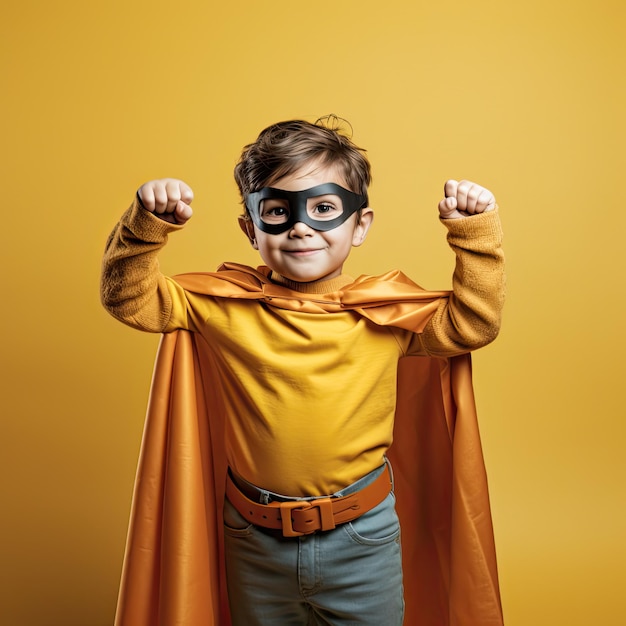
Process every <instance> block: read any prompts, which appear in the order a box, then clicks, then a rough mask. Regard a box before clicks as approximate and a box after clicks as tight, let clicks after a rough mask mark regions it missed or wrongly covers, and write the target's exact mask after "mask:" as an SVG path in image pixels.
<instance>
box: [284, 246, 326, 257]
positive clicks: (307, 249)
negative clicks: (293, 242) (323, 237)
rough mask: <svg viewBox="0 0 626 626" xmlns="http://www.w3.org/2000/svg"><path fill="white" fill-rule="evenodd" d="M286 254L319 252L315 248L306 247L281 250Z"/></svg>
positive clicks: (305, 254)
mask: <svg viewBox="0 0 626 626" xmlns="http://www.w3.org/2000/svg"><path fill="white" fill-rule="evenodd" d="M283 252H285V253H286V254H293V255H295V256H307V255H309V254H315V253H316V252H319V250H318V249H317V248H306V249H304V250H283Z"/></svg>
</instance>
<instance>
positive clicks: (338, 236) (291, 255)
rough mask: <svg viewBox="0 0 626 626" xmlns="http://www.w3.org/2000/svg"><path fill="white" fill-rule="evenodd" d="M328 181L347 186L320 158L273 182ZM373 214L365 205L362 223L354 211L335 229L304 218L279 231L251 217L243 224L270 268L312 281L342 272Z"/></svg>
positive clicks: (295, 185)
mask: <svg viewBox="0 0 626 626" xmlns="http://www.w3.org/2000/svg"><path fill="white" fill-rule="evenodd" d="M324 183H335V184H336V185H340V186H342V187H344V188H347V185H346V182H345V181H344V180H343V177H342V176H341V175H340V174H339V172H338V171H337V169H336V168H335V167H332V166H330V167H329V166H324V165H321V166H320V165H318V164H317V163H316V162H313V163H310V164H308V165H305V166H304V167H303V168H302V169H300V170H298V171H296V172H295V173H294V174H291V175H289V176H285V177H284V178H279V179H278V180H276V181H272V184H271V186H272V187H275V188H277V189H282V190H284V191H303V190H305V189H310V188H311V187H316V186H317V185H322V184H324ZM322 199H323V200H324V202H328V203H332V202H333V201H335V202H337V201H339V202H340V201H341V200H340V198H339V197H338V196H337V197H335V198H334V197H333V196H332V195H325V196H323V198H322ZM310 201H313V199H311V200H310ZM372 217H373V211H372V210H371V209H370V208H364V209H362V211H361V219H360V220H359V223H358V224H357V214H356V213H354V214H353V215H351V216H350V217H349V218H348V219H347V220H346V221H345V222H344V223H343V224H341V225H339V226H337V227H336V228H333V229H332V230H327V231H319V230H314V229H313V228H311V227H310V226H308V225H307V224H305V223H303V222H297V223H296V224H294V225H293V226H292V227H291V228H290V229H289V230H286V231H285V232H283V233H279V234H269V233H266V232H264V231H262V230H260V229H259V228H257V227H256V226H255V225H254V224H253V223H252V222H251V221H250V220H246V221H242V222H240V224H241V227H242V229H243V230H244V232H245V233H246V235H247V236H248V237H249V239H250V241H251V243H252V245H253V246H254V248H256V249H257V250H258V251H259V253H260V255H261V258H262V259H263V262H264V263H265V264H266V265H267V266H268V267H269V268H270V269H272V270H273V271H275V272H277V273H278V274H280V275H281V276H284V277H285V278H288V279H290V280H294V281H296V282H301V283H308V282H312V281H314V280H324V279H328V278H335V277H336V276H339V275H340V274H341V272H342V270H343V264H344V262H345V260H346V259H347V258H348V255H349V254H350V250H351V248H352V246H360V245H361V244H362V243H363V241H364V240H365V236H366V235H367V231H368V229H369V227H370V224H371V222H372Z"/></svg>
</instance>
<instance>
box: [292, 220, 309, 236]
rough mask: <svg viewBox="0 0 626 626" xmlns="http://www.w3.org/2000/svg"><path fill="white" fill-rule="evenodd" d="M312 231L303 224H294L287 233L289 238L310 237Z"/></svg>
mask: <svg viewBox="0 0 626 626" xmlns="http://www.w3.org/2000/svg"><path fill="white" fill-rule="evenodd" d="M312 234H313V229H312V228H311V227H310V226H307V225H306V224H305V223H304V222H296V223H295V224H294V225H293V226H292V227H291V230H290V231H289V237H296V238H297V237H310V236H311V235H312Z"/></svg>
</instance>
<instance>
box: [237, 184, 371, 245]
mask: <svg viewBox="0 0 626 626" xmlns="http://www.w3.org/2000/svg"><path fill="white" fill-rule="evenodd" d="M245 203H246V208H247V209H248V212H249V213H250V216H251V217H252V221H253V222H254V224H255V226H256V227H257V228H259V229H260V230H262V231H263V232H265V233H269V234H271V235H278V234H280V233H284V232H285V231H287V230H289V229H291V228H292V227H293V226H294V224H297V223H298V222H303V223H304V224H306V225H307V226H310V227H311V228H313V229H314V230H323V231H326V230H332V229H333V228H337V226H341V224H343V223H344V222H345V221H346V220H347V219H348V218H349V217H350V216H351V215H352V214H353V213H355V212H356V211H358V210H359V209H362V208H364V207H366V206H367V197H366V196H361V195H359V194H357V193H354V192H352V191H348V190H347V189H344V188H343V187H341V186H339V185H336V184H335V183H324V184H323V185H316V186H315V187H311V188H310V189H304V190H303V191H284V190H282V189H275V188H274V187H263V189H260V190H259V191H255V192H253V193H249V194H248V195H247V196H246V197H245Z"/></svg>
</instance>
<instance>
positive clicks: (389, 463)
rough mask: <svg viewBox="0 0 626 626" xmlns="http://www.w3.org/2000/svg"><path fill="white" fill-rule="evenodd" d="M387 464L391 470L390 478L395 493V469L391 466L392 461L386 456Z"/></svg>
mask: <svg viewBox="0 0 626 626" xmlns="http://www.w3.org/2000/svg"><path fill="white" fill-rule="evenodd" d="M384 459H385V463H386V464H387V468H388V469H389V478H390V479H391V491H393V492H395V483H394V480H393V467H392V465H391V461H390V460H389V459H388V458H387V457H386V456H385V457H384Z"/></svg>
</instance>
